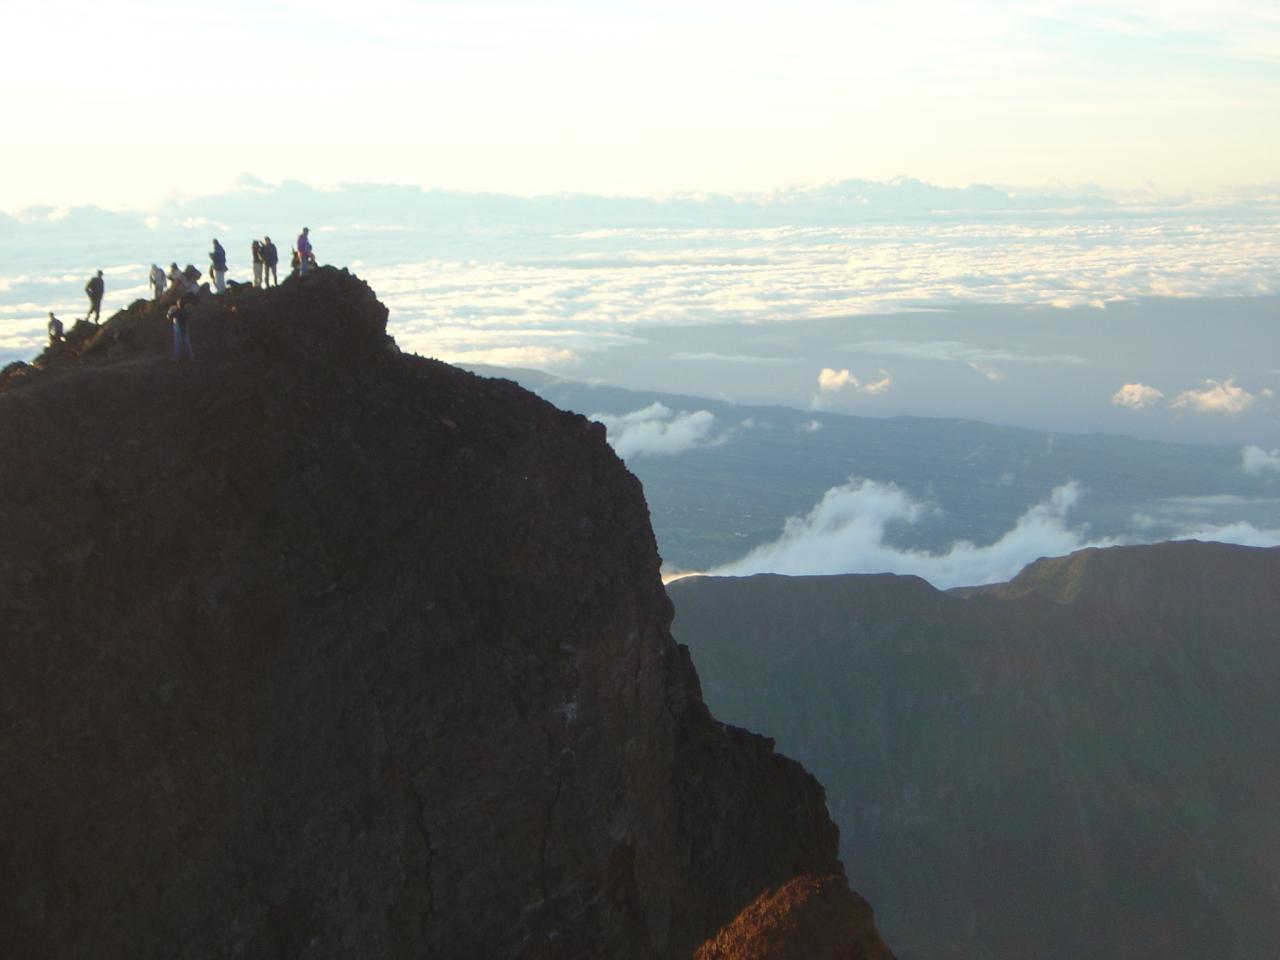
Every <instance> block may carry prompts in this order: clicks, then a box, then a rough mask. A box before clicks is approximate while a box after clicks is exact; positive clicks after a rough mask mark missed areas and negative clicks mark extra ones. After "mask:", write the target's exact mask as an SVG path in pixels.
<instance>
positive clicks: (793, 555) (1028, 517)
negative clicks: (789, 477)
mask: <svg viewBox="0 0 1280 960" xmlns="http://www.w3.org/2000/svg"><path fill="white" fill-rule="evenodd" d="M1080 496H1081V489H1080V487H1079V485H1078V484H1076V483H1074V482H1071V483H1066V484H1063V485H1062V486H1060V487H1057V488H1056V489H1054V490H1053V492H1052V493H1051V494H1050V495H1049V499H1048V500H1046V501H1045V502H1043V503H1040V504H1037V505H1036V506H1034V507H1032V508H1031V509H1030V510H1028V511H1027V512H1026V513H1024V514H1023V515H1022V517H1020V518H1019V520H1018V522H1017V524H1016V526H1015V527H1014V528H1013V529H1012V530H1010V531H1008V532H1007V533H1006V534H1004V536H1002V537H1001V538H1000V539H999V540H997V541H995V542H994V543H991V544H988V545H986V546H976V545H975V544H973V543H969V542H968V541H963V540H962V541H957V542H956V543H953V544H952V545H951V548H950V549H949V550H948V551H947V552H946V553H926V552H924V551H918V550H903V549H899V548H897V547H893V546H890V545H888V544H886V543H885V539H884V538H885V531H886V529H887V528H888V527H889V525H890V524H894V523H908V524H911V523H916V522H917V521H918V520H919V519H920V518H921V517H922V516H924V514H925V513H926V512H927V510H928V508H927V507H926V506H925V505H923V504H921V503H918V502H917V501H915V500H912V499H911V498H910V497H909V496H907V494H906V493H904V492H903V491H902V490H901V489H899V488H898V487H897V486H895V485H893V484H880V483H876V482H874V481H872V480H851V481H850V482H849V483H847V484H845V485H843V486H839V487H834V488H832V489H831V490H828V491H827V492H826V494H825V495H824V496H823V498H822V500H821V502H820V503H818V505H817V506H816V507H814V508H813V510H811V511H810V512H809V513H808V514H807V515H806V516H804V517H791V518H790V519H788V520H787V522H786V524H785V526H784V527H783V531H782V536H781V537H779V538H778V539H777V540H776V541H774V542H773V543H768V544H764V545H762V546H759V547H756V548H755V549H754V550H752V551H751V552H750V553H748V554H747V555H746V556H745V557H743V558H741V559H740V560H736V561H734V562H732V563H729V564H726V565H725V566H723V567H720V568H719V569H717V570H714V571H711V572H712V573H714V574H716V575H720V576H746V575H749V574H753V573H783V574H789V575H793V576H801V575H806V574H838V573H886V572H887V573H900V574H914V575H916V576H919V577H923V578H924V579H926V580H928V581H929V582H930V583H932V584H933V585H934V586H936V587H939V588H942V589H945V588H948V587H956V586H966V585H976V584H982V583H997V582H1000V581H1003V580H1008V579H1009V578H1011V577H1013V576H1014V575H1016V574H1017V572H1018V571H1019V570H1021V569H1022V568H1023V567H1024V566H1026V564H1028V563H1030V562H1031V561H1033V560H1036V559H1038V558H1040V557H1046V556H1060V555H1062V554H1066V553H1070V552H1071V551H1073V550H1078V549H1080V548H1082V547H1085V546H1106V545H1109V544H1111V543H1113V542H1114V541H1111V540H1089V539H1088V537H1087V536H1086V534H1085V532H1084V531H1083V530H1079V529H1072V528H1070V527H1068V526H1067V523H1066V515H1067V513H1068V512H1069V511H1070V509H1071V508H1072V507H1073V506H1074V505H1075V504H1076V502H1077V501H1078V500H1079V498H1080Z"/></svg>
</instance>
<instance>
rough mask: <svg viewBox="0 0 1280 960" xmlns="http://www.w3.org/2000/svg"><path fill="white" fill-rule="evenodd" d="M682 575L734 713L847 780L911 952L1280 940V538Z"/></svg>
mask: <svg viewBox="0 0 1280 960" xmlns="http://www.w3.org/2000/svg"><path fill="white" fill-rule="evenodd" d="M668 591H669V593H670V595H671V597H672V599H673V601H674V602H675V605H676V611H677V615H676V620H675V623H674V626H673V630H674V632H675V636H676V638H677V639H678V640H680V641H682V642H684V643H687V644H688V645H689V646H690V648H691V650H692V652H693V655H694V659H695V662H696V663H697V666H698V670H699V672H700V674H701V675H702V678H703V683H704V688H705V690H706V694H707V700H708V702H709V703H710V705H711V707H712V709H713V710H714V711H715V712H716V714H717V715H718V716H722V717H725V718H726V719H728V720H729V721H731V722H733V723H740V724H744V725H749V726H751V728H752V729H756V730H761V731H764V732H765V733H767V734H769V735H770V736H772V737H776V738H777V741H778V744H779V748H780V749H782V750H784V751H785V752H787V753H788V754H790V755H791V756H794V757H797V758H798V759H799V760H800V761H801V762H802V763H804V764H805V766H806V767H807V768H808V769H810V770H812V771H813V772H814V773H815V774H816V775H817V776H818V777H819V778H820V779H821V780H822V782H823V783H824V784H825V785H826V788H827V791H828V797H829V801H830V805H831V811H832V815H833V816H834V817H835V819H836V822H837V823H838V824H839V825H840V829H841V837H842V852H843V854H844V858H845V863H846V864H848V866H849V875H850V881H851V883H852V884H853V886H854V887H855V888H856V889H857V890H858V891H860V892H861V893H862V894H864V895H866V896H867V898H868V899H869V900H870V901H871V902H872V903H874V904H875V906H876V914H877V919H878V922H879V925H880V928H881V929H882V930H883V932H884V935H885V937H886V939H887V940H888V941H889V942H890V943H892V944H893V946H894V949H895V951H896V952H897V953H898V954H899V956H901V957H904V958H908V960H912V958H920V960H925V958H964V960H979V958H983V960H986V958H998V960H1023V958H1028V957H1035V958H1049V960H1052V958H1063V960H1066V958H1073V960H1074V958H1079V957H1093V958H1114V960H1131V958H1134V957H1160V958H1162V960H1171V958H1185V960H1203V958H1206V957H1213V958H1215V960H1229V958H1238V960H1253V958H1258V957H1275V956H1280V885H1278V884H1277V882H1276V864H1277V863H1280V749H1277V744H1278V743H1280V709H1278V708H1277V701H1278V698H1280V626H1278V625H1280V549H1270V550H1265V549H1257V548H1250V547H1240V546H1229V545H1224V544H1215V543H1195V542H1184V543H1166V544H1157V545H1153V546H1143V547H1117V548H1112V549H1108V550H1086V551H1083V552H1080V553H1077V554H1073V555H1072V556H1070V557H1064V558H1061V559H1054V560H1043V561H1039V562H1037V563H1035V564H1033V565H1031V566H1030V567H1028V568H1027V569H1026V570H1024V571H1023V573H1022V574H1020V575H1019V576H1018V577H1017V578H1016V579H1015V580H1013V581H1012V582H1010V583H1008V584H1002V585H997V586H993V587H985V588H977V589H967V590H960V591H951V592H949V593H942V592H939V591H937V590H935V589H933V588H932V587H931V586H929V584H927V583H925V582H924V581H922V580H919V579H916V578H914V577H896V576H890V575H880V576H843V577H796V578H788V577H777V576H760V577H750V578H745V579H736V580H735V579H714V578H706V579H690V580H681V581H678V582H676V583H673V584H670V585H669V587H668Z"/></svg>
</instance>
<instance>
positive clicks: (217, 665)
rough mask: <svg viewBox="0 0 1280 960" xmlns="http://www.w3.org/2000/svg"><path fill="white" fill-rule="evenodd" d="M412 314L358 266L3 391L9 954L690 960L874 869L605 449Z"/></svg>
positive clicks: (0, 506)
mask: <svg viewBox="0 0 1280 960" xmlns="http://www.w3.org/2000/svg"><path fill="white" fill-rule="evenodd" d="M385 321H386V310H385V309H384V308H383V307H382V306H381V304H379V303H378V301H377V300H376V299H375V297H374V295H373V293H372V291H370V290H369V288H368V287H367V286H365V285H364V284H363V283H362V282H360V281H359V280H357V279H356V278H354V277H352V276H350V275H348V274H347V273H346V272H345V271H342V272H339V271H336V270H332V269H323V270H320V271H318V272H317V273H315V274H314V275H312V276H309V277H308V278H306V279H305V281H303V282H301V283H300V282H299V281H297V280H296V279H291V280H289V281H288V282H286V283H284V284H283V285H281V287H279V288H278V289H276V290H272V291H268V292H258V291H253V290H249V289H243V288H242V289H238V290H234V291H231V292H229V293H227V294H225V295H223V296H218V297H205V298H202V299H201V301H200V302H199V303H198V304H197V306H196V307H195V308H194V309H193V311H192V320H191V339H192V342H193V345H194V350H195V360H194V362H186V361H183V362H177V361H174V360H172V359H171V358H170V357H169V354H168V350H169V346H168V344H169V330H168V327H167V325H166V323H165V321H164V318H163V316H162V314H161V311H160V308H158V307H157V306H155V305H153V304H150V303H144V302H139V303H136V304H134V305H133V306H132V307H130V308H128V309H127V310H125V311H122V312H121V313H120V314H118V315H116V316H115V317H114V318H112V319H111V320H110V321H108V322H107V323H104V324H103V325H102V327H101V328H98V327H91V326H87V325H86V326H84V327H83V328H80V329H77V330H76V331H75V332H74V336H73V337H72V338H71V342H70V343H68V344H60V345H57V346H56V347H55V348H53V349H51V350H50V351H47V352H46V353H45V354H44V355H43V356H42V357H41V358H40V359H39V360H38V361H37V362H36V363H35V364H33V365H32V366H29V367H28V366H16V367H13V368H11V369H10V370H9V371H7V373H6V374H5V375H4V376H3V378H0V438H3V454H2V456H0V536H2V537H3V540H2V542H0V625H2V631H0V633H2V639H0V643H2V649H0V657H2V663H3V669H0V824H3V830H2V831H0V867H2V869H0V955H3V956H6V957H104V958H110V957H130V958H149V957H155V958H162V957H163V958H182V957H245V958H257V957H262V958H265V957H344V958H356V957H369V958H374V957H524V958H535V957H536V958H558V957H565V958H567V957H584V958H586V957H602V958H603V957H609V958H629V957H633V958H649V957H688V956H689V955H690V954H691V953H692V951H693V950H694V949H695V948H696V947H697V946H698V944H700V943H701V942H702V941H703V940H705V939H706V938H708V937H710V936H712V935H713V934H715V932H716V931H717V930H718V929H719V928H720V927H721V926H722V925H723V924H725V923H727V922H728V921H730V920H731V919H732V918H733V917H734V916H735V915H736V914H737V913H738V912H739V911H740V910H741V909H743V908H744V907H745V906H747V905H748V904H749V903H751V902H752V900H754V898H756V897H757V896H758V895H759V894H760V893H762V892H763V891H765V890H768V889H772V888H776V887H777V886H779V885H780V884H782V883H785V882H786V881H787V880H789V879H790V878H792V877H794V876H796V875H800V874H816V875H826V874H832V873H834V874H836V875H838V876H840V877H842V876H843V870H842V867H841V866H840V863H839V861H838V860H837V856H836V846H837V833H836V829H835V827H834V826H833V824H832V823H831V821H830V819H829V818H828V816H827V813H826V809H825V805H824V795H823V791H822V788H821V787H820V786H819V785H818V783H817V782H816V781H815V780H814V779H813V778H812V777H810V776H809V775H808V774H806V773H805V772H804V771H803V770H802V769H801V768H800V767H799V766H798V765H797V764H796V763H794V762H792V761H790V760H787V759H785V758H783V757H781V756H779V755H778V754H776V753H775V752H774V750H773V747H772V743H771V742H770V741H768V740H765V739H763V738H761V737H757V736H754V735H752V734H749V733H747V732H745V731H743V730H739V729H735V728H732V727H726V726H724V725H722V724H720V723H718V722H716V721H715V720H714V719H713V718H712V717H711V716H710V714H709V713H708V712H707V709H706V708H705V706H704V705H703V702H702V700H701V694H700V691H699V685H698V680H697V676H696V675H695V673H694V671H693V668H692V665H691V663H690V661H689V658H688V656H687V651H686V650H685V649H684V648H682V647H680V646H678V645H676V644H675V643H674V642H673V641H672V639H671V637H670V634H669V630H668V626H669V623H670V618H671V607H670V604H669V601H668V600H667V597H666V595H665V593H664V591H663V588H662V585H661V583H660V580H659V574H658V564H659V560H658V556H657V552H656V548H655V544H654V539H653V535H652V533H651V531H650V528H649V524H648V517H647V511H646V508H645V503H644V499H643V495H642V492H641V489H640V486H639V483H638V482H637V481H636V480H635V478H634V477H632V476H631V475H630V474H629V473H628V472H627V471H626V470H625V468H624V467H623V466H622V465H621V463H620V462H619V461H618V459H617V458H616V457H615V456H614V455H613V453H612V451H611V450H610V449H609V448H608V446H607V445H606V444H605V439H604V434H603V429H602V428H601V427H600V426H599V425H596V424H592V423H590V422H588V421H587V420H585V419H584V418H582V417H580V416H576V415H572V414H567V413H564V412H561V411H559V410H556V409H555V408H554V407H552V406H550V405H549V404H547V403H545V402H543V401H541V400H539V399H537V398H536V397H534V396H533V395H531V394H529V393H527V392H525V391H523V390H521V389H520V388H518V387H516V386H515V385H514V384H511V383H508V382H504V381H495V380H486V379H482V378H479V377H476V376H474V375H471V374H467V373H464V372H462V371H459V370H457V369H454V368H452V367H449V366H447V365H445V364H442V363H438V362H433V361H430V360H424V359H420V358H412V357H406V356H402V355H401V354H399V352H398V351H397V350H396V349H395V347H394V344H392V343H391V341H390V340H389V339H388V338H387V336H386V334H385ZM840 882H841V883H843V880H841V881H840ZM867 922H868V923H869V922H870V920H869V918H868V919H867Z"/></svg>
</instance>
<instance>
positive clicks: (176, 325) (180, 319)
mask: <svg viewBox="0 0 1280 960" xmlns="http://www.w3.org/2000/svg"><path fill="white" fill-rule="evenodd" d="M166 316H168V318H169V322H170V323H172V324H173V359H175V360H181V359H182V356H183V354H184V353H185V354H186V357H187V359H188V360H194V359H195V355H194V354H193V353H192V352H191V335H190V334H189V333H188V332H187V320H188V316H187V297H186V295H185V294H184V295H183V296H181V297H179V298H178V302H177V303H175V304H174V305H173V306H172V307H170V308H169V312H168V313H167V314H166Z"/></svg>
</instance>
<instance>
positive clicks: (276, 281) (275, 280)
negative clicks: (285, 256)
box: [262, 237, 280, 287]
mask: <svg viewBox="0 0 1280 960" xmlns="http://www.w3.org/2000/svg"><path fill="white" fill-rule="evenodd" d="M279 262H280V252H279V251H278V250H276V245H275V244H274V243H272V242H271V238H270V237H263V238H262V285H263V286H264V287H272V286H275V287H278V286H280V278H279V277H277V276H276V264H277V263H279Z"/></svg>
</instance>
